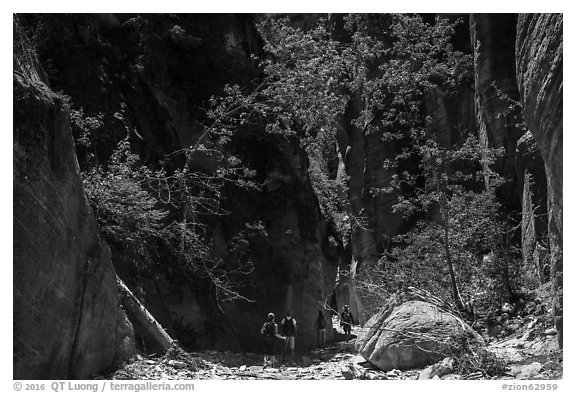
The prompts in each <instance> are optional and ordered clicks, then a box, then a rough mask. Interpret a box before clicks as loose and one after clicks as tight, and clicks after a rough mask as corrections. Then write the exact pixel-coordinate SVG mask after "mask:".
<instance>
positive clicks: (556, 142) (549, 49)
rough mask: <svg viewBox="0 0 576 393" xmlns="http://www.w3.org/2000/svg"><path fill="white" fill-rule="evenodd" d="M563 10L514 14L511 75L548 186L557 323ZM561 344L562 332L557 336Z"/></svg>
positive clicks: (560, 215) (560, 226)
mask: <svg viewBox="0 0 576 393" xmlns="http://www.w3.org/2000/svg"><path fill="white" fill-rule="evenodd" d="M562 28H563V16H562V14H522V15H520V16H519V17H518V26H517V38H516V74H517V78H518V90H519V91H520V101H521V102H522V107H523V112H524V118H525V119H526V126H527V127H528V129H529V130H530V132H531V133H532V135H534V139H535V140H536V142H537V144H538V147H539V148H540V151H541V153H542V158H543V161H544V166H545V169H546V177H547V185H548V218H549V225H548V227H549V228H548V230H549V234H550V241H551V244H550V251H551V278H552V279H553V280H554V283H555V286H556V287H557V288H558V294H559V296H558V297H559V299H558V301H557V304H556V310H557V318H559V319H558V320H557V325H558V327H559V328H560V329H561V327H562V322H561V321H562V316H561V315H562V312H561V310H562V270H563V269H562V170H563V169H562V168H563V162H562V157H563V154H562V129H563V117H562V116H563V113H562V103H563V100H562V93H563V71H562V64H563V51H562V50H563V32H562ZM559 339H560V343H562V338H561V335H560V336H559Z"/></svg>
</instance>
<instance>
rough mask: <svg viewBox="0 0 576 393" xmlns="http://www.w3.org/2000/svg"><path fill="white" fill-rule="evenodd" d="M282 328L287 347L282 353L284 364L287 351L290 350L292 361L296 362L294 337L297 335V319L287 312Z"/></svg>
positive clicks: (281, 324)
mask: <svg viewBox="0 0 576 393" xmlns="http://www.w3.org/2000/svg"><path fill="white" fill-rule="evenodd" d="M280 326H282V334H283V335H284V336H285V337H286V345H285V347H284V350H283V351H282V362H284V357H285V355H286V350H287V349H289V350H290V361H291V362H294V336H295V335H296V319H294V317H293V316H292V312H290V311H287V312H286V316H285V317H284V318H283V319H282V322H281V323H280Z"/></svg>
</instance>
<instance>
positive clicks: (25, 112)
mask: <svg viewBox="0 0 576 393" xmlns="http://www.w3.org/2000/svg"><path fill="white" fill-rule="evenodd" d="M45 82H46V80H45V76H44V75H43V72H42V71H41V68H40V66H39V64H38V62H37V61H36V58H35V55H34V53H33V52H32V50H31V49H30V47H29V45H28V41H27V39H26V38H25V37H24V35H23V34H22V31H21V28H20V26H19V25H18V24H17V23H16V21H15V23H14V143H13V149H14V150H13V152H14V166H13V168H14V174H13V175H14V178H13V179H14V180H13V182H14V183H13V184H14V212H13V223H14V261H13V265H14V286H13V288H14V343H13V345H14V378H15V379H43V378H50V379H70V378H83V379H84V378H88V377H90V376H91V375H92V374H95V373H100V372H103V371H105V370H108V369H111V368H112V367H115V366H117V365H118V364H119V363H120V362H122V361H123V360H126V359H127V358H128V357H130V356H131V355H132V354H133V353H134V351H135V348H134V338H133V332H132V326H131V324H130V322H129V321H128V320H127V318H126V316H125V314H124V311H123V310H122V309H121V308H120V306H119V302H118V293H117V287H116V274H115V272H114V268H113V267H112V263H111V259H110V251H109V249H108V246H107V245H106V243H105V242H103V241H102V240H101V238H100V237H99V233H98V228H97V226H96V221H95V218H94V216H93V215H92V213H91V210H90V207H89V205H88V202H87V200H86V198H85V196H84V193H83V189H82V182H81V180H80V176H79V167H78V163H77V160H76V155H75V150H74V142H73V139H72V134H71V132H70V119H69V106H68V103H67V102H66V100H65V99H64V98H63V97H62V96H60V95H58V94H56V93H54V92H53V91H52V90H51V89H50V88H49V87H48V86H47V85H46V83H45Z"/></svg>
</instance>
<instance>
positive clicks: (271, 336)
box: [260, 313, 286, 367]
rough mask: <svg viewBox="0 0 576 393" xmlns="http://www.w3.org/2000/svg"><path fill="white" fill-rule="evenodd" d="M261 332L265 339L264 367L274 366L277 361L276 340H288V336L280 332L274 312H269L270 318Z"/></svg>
mask: <svg viewBox="0 0 576 393" xmlns="http://www.w3.org/2000/svg"><path fill="white" fill-rule="evenodd" d="M260 334H262V338H263V340H264V367H266V366H270V367H274V365H275V363H276V355H275V354H274V352H275V351H274V342H275V341H276V339H280V340H286V338H284V337H282V336H281V335H279V334H278V325H277V324H276V322H275V321H274V313H269V314H268V319H267V320H266V322H264V325H262V329H261V330H260Z"/></svg>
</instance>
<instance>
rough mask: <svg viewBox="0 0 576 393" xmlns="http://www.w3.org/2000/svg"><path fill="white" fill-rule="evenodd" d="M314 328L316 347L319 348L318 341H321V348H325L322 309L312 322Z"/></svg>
mask: <svg viewBox="0 0 576 393" xmlns="http://www.w3.org/2000/svg"><path fill="white" fill-rule="evenodd" d="M314 330H316V340H317V342H318V348H320V342H322V349H326V318H324V314H323V313H322V310H319V311H318V318H316V323H314Z"/></svg>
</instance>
